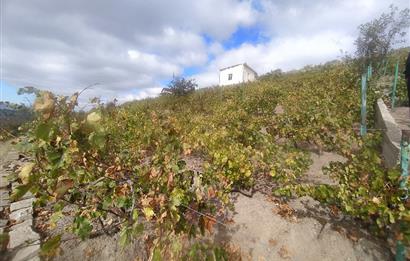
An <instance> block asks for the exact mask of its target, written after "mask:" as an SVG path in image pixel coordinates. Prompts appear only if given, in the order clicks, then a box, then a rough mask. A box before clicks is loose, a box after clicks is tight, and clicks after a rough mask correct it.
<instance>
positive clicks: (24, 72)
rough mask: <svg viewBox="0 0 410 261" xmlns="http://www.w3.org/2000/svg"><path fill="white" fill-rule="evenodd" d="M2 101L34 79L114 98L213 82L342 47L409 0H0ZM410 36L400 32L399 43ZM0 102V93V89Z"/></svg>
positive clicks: (325, 56) (296, 63)
mask: <svg viewBox="0 0 410 261" xmlns="http://www.w3.org/2000/svg"><path fill="white" fill-rule="evenodd" d="M0 2H1V8H0V11H1V48H0V49H1V82H0V83H1V86H2V95H3V98H2V99H3V100H11V101H19V99H21V98H19V97H17V96H16V95H15V92H16V89H17V88H19V87H23V86H27V85H30V86H35V87H38V88H41V89H48V90H51V91H53V92H56V93H59V94H66V95H68V94H70V93H73V92H75V91H78V90H81V89H83V88H84V87H86V86H88V85H90V84H94V83H99V84H98V85H96V86H94V87H93V88H92V90H89V91H87V92H86V94H85V98H89V97H92V96H100V97H102V98H104V99H112V98H114V97H116V98H118V99H119V100H120V101H127V100H132V99H141V98H145V97H149V96H155V95H157V94H158V93H159V92H160V90H161V88H162V87H164V86H165V85H166V84H167V82H169V80H170V79H172V75H183V76H186V77H193V78H195V79H196V81H197V83H198V84H199V86H200V87H205V86H210V85H214V84H217V83H218V69H219V68H222V67H226V66H229V65H233V64H237V63H243V62H247V63H248V64H249V65H250V66H251V67H253V68H254V69H255V70H256V71H257V72H258V73H259V74H263V73H266V72H268V71H270V70H272V69H276V68H281V69H282V70H291V69H298V68H301V67H303V66H304V65H307V64H317V63H322V62H326V61H328V60H332V59H336V58H338V57H340V56H341V50H343V51H347V52H350V53H352V52H353V51H354V46H353V42H354V39H355V38H356V37H357V26H358V25H359V24H361V23H364V22H367V21H369V20H371V19H373V18H375V17H378V16H379V15H380V14H381V13H382V12H384V11H387V10H388V6H389V5H390V4H392V3H394V4H395V5H396V6H398V7H399V8H405V7H410V0H344V1H339V0H337V1H336V0H317V1H306V0H174V1H168V0H162V1H159V0H118V1H112V0H110V1H108V0H87V1H83V0H70V1H63V0H0ZM406 44H407V45H409V44H410V40H408V41H407V43H406ZM0 100H1V97H0Z"/></svg>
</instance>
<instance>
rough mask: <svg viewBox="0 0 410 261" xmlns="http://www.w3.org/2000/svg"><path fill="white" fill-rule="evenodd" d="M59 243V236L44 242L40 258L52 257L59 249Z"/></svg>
mask: <svg viewBox="0 0 410 261" xmlns="http://www.w3.org/2000/svg"><path fill="white" fill-rule="evenodd" d="M60 243H61V235H57V236H55V237H52V238H50V239H48V240H47V241H46V242H44V243H43V244H42V246H41V255H42V256H53V255H54V254H55V253H56V251H57V250H58V248H59V247H60Z"/></svg>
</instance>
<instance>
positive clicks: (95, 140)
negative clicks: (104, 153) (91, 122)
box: [88, 132, 105, 149]
mask: <svg viewBox="0 0 410 261" xmlns="http://www.w3.org/2000/svg"><path fill="white" fill-rule="evenodd" d="M88 140H89V141H90V143H91V144H92V145H93V146H96V147H97V148H99V149H103V148H104V147H105V134H104V133H101V132H92V133H91V134H90V136H89V137H88Z"/></svg>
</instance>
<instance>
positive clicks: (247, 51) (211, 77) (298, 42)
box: [193, 32, 354, 87]
mask: <svg viewBox="0 0 410 261" xmlns="http://www.w3.org/2000/svg"><path fill="white" fill-rule="evenodd" d="M353 40H354V39H353V38H352V37H349V36H348V35H343V34H338V33H333V32H324V33H319V34H315V35H311V36H309V37H305V36H295V37H283V38H279V39H274V40H271V41H269V42H267V43H263V44H256V45H252V44H243V45H241V46H240V47H238V48H236V49H232V50H229V51H226V52H224V53H223V54H221V55H220V56H218V58H216V59H215V60H214V61H213V62H212V63H211V64H210V65H209V66H208V68H207V69H206V70H205V72H204V73H200V74H197V75H194V76H193V77H194V78H196V79H198V83H199V85H200V86H201V87H204V86H208V85H213V84H218V81H219V78H218V77H219V76H218V70H219V69H220V68H223V67H226V66H229V65H233V64H238V63H244V62H246V63H248V64H249V65H250V66H251V67H252V68H254V69H255V70H256V71H257V72H258V74H263V73H266V72H269V71H271V70H273V69H276V68H281V69H282V70H291V69H297V68H302V67H303V66H305V65H307V64H317V63H323V62H326V61H329V60H332V59H335V58H338V56H339V55H341V52H340V50H351V49H352V44H353Z"/></svg>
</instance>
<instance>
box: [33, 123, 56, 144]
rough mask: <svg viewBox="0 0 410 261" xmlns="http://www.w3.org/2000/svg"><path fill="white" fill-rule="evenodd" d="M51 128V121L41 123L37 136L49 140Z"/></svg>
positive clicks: (36, 132)
mask: <svg viewBox="0 0 410 261" xmlns="http://www.w3.org/2000/svg"><path fill="white" fill-rule="evenodd" d="M51 128H52V125H51V124H50V123H41V124H39V125H38V126H37V129H36V131H35V135H36V138H38V139H40V140H44V141H46V142H49V141H50V131H51Z"/></svg>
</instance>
